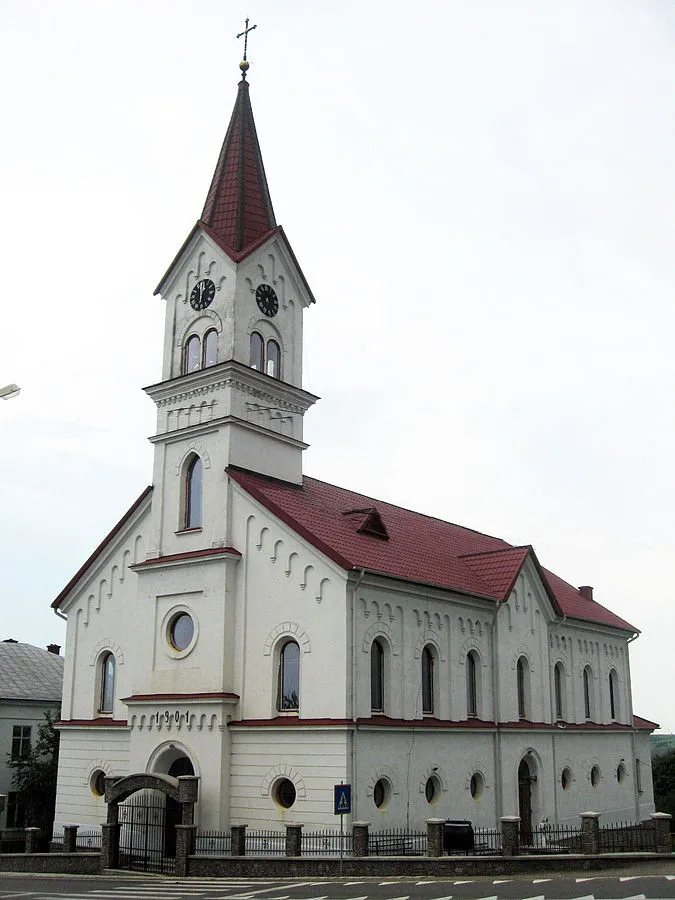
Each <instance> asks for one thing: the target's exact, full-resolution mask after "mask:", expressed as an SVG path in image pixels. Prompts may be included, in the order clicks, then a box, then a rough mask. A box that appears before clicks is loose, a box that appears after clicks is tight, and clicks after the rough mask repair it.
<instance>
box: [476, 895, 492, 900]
mask: <svg viewBox="0 0 675 900" xmlns="http://www.w3.org/2000/svg"><path fill="white" fill-rule="evenodd" d="M476 900H497V894H494V895H493V896H492V897H478V898H476Z"/></svg>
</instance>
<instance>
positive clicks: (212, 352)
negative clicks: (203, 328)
mask: <svg viewBox="0 0 675 900" xmlns="http://www.w3.org/2000/svg"><path fill="white" fill-rule="evenodd" d="M203 354H204V359H203V367H204V368H205V369H206V368H207V367H208V366H215V364H216V363H217V362H218V332H217V331H216V329H215V328H210V329H209V330H208V331H207V332H206V334H205V335H204V348H203Z"/></svg>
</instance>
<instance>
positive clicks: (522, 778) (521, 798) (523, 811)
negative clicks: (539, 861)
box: [518, 759, 537, 844]
mask: <svg viewBox="0 0 675 900" xmlns="http://www.w3.org/2000/svg"><path fill="white" fill-rule="evenodd" d="M536 780H537V776H536V775H535V774H534V773H533V772H532V770H531V769H530V765H529V763H528V761H527V760H526V759H522V760H521V761H520V765H519V766H518V815H519V816H520V842H521V844H531V843H532V785H533V784H534V783H535V782H536Z"/></svg>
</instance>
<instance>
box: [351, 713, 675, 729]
mask: <svg viewBox="0 0 675 900" xmlns="http://www.w3.org/2000/svg"><path fill="white" fill-rule="evenodd" d="M643 721H645V720H643ZM357 725H368V726H371V725H372V726H374V727H380V728H388V727H390V728H483V729H485V728H490V729H499V731H523V730H526V731H533V730H534V731H629V730H630V729H631V727H638V726H630V725H625V724H623V723H619V722H612V723H611V724H600V723H598V722H561V723H556V724H552V723H551V722H529V721H528V720H526V719H519V720H517V721H515V722H500V723H499V724H497V723H496V722H490V721H487V720H484V719H459V720H452V719H435V718H433V717H432V716H425V717H424V718H423V719H389V718H387V716H372V717H371V718H365V719H357ZM649 725H653V723H649ZM640 727H642V726H640ZM644 727H648V726H644ZM655 727H658V726H655Z"/></svg>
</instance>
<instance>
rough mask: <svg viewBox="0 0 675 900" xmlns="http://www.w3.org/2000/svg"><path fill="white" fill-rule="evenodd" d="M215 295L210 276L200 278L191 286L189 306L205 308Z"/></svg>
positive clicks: (214, 287)
mask: <svg viewBox="0 0 675 900" xmlns="http://www.w3.org/2000/svg"><path fill="white" fill-rule="evenodd" d="M215 296H216V286H215V284H214V283H213V282H212V281H211V279H210V278H202V280H201V281H198V282H197V284H196V285H195V286H194V287H193V288H192V293H191V294H190V306H191V307H192V308H193V309H206V307H207V306H208V305H209V303H211V301H212V300H213V298H214V297H215Z"/></svg>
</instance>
